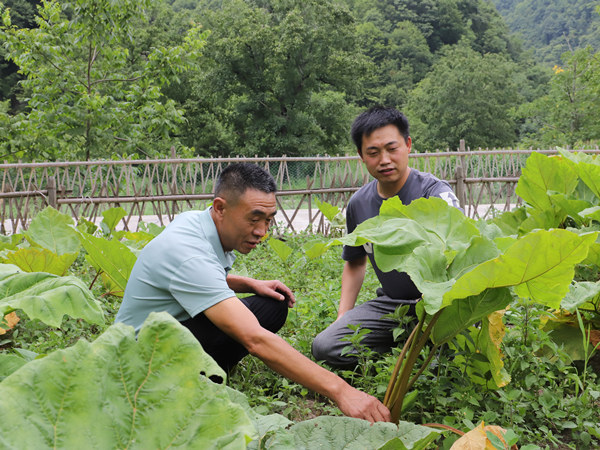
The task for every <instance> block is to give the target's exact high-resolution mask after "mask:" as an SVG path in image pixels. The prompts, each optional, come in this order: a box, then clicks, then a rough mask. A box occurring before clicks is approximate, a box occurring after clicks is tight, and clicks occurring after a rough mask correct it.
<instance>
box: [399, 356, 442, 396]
mask: <svg viewBox="0 0 600 450" xmlns="http://www.w3.org/2000/svg"><path fill="white" fill-rule="evenodd" d="M438 348H440V346H439V345H434V346H433V348H432V349H431V352H430V353H429V356H428V357H427V359H426V360H425V362H424V363H423V364H422V365H421V367H420V368H419V370H418V372H417V373H416V374H415V375H414V376H413V377H412V378H411V380H410V381H409V382H408V385H407V386H406V390H407V391H408V390H410V389H411V388H412V387H413V385H414V384H415V383H416V382H417V379H418V378H419V377H420V376H421V374H422V373H423V372H425V369H426V368H427V367H428V366H429V363H430V362H431V360H432V359H433V357H434V356H435V352H436V351H437V349H438Z"/></svg>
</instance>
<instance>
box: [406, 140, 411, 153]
mask: <svg viewBox="0 0 600 450" xmlns="http://www.w3.org/2000/svg"><path fill="white" fill-rule="evenodd" d="M406 146H407V147H408V153H410V151H411V150H412V139H411V137H410V136H409V137H407V138H406Z"/></svg>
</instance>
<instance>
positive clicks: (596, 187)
mask: <svg viewBox="0 0 600 450" xmlns="http://www.w3.org/2000/svg"><path fill="white" fill-rule="evenodd" d="M559 152H560V154H561V155H562V156H563V157H564V158H566V159H568V160H570V161H572V162H573V163H574V165H573V167H574V169H575V171H576V172H577V175H579V177H580V178H581V181H583V182H584V183H585V185H586V186H587V187H588V188H589V189H590V190H591V191H592V192H593V193H594V195H595V196H596V198H597V199H599V200H600V158H599V157H598V155H593V156H592V155H587V154H585V153H582V152H577V153H571V152H569V151H566V150H562V149H561V150H559Z"/></svg>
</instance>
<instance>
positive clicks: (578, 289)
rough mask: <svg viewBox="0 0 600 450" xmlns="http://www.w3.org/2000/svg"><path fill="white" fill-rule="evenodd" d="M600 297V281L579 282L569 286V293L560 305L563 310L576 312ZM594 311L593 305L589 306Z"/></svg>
mask: <svg viewBox="0 0 600 450" xmlns="http://www.w3.org/2000/svg"><path fill="white" fill-rule="evenodd" d="M599 295H600V281H597V282H595V283H594V282H592V281H579V282H576V283H573V284H571V286H569V292H568V293H567V295H566V296H565V298H563V300H562V302H561V303H560V307H561V308H562V309H566V310H567V311H569V312H575V310H576V309H577V308H578V307H580V306H585V305H586V303H588V302H591V301H592V300H594V299H595V298H596V297H598V296H599ZM589 306H590V308H592V309H593V306H592V305H589Z"/></svg>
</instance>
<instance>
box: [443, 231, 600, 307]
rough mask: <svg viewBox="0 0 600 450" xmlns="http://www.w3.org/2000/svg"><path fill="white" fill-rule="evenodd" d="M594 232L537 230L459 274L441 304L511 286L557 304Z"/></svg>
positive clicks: (551, 304)
mask: <svg viewBox="0 0 600 450" xmlns="http://www.w3.org/2000/svg"><path fill="white" fill-rule="evenodd" d="M596 238H597V233H589V234H586V235H582V236H578V235H577V234H575V233H572V232H570V231H567V230H550V231H546V230H540V231H536V232H533V233H529V234H527V235H525V236H524V237H522V238H521V239H519V240H517V241H516V242H515V243H514V244H513V245H511V246H510V247H509V248H508V249H507V250H506V252H505V253H504V254H502V255H500V256H498V257H497V258H494V259H493V260H490V261H486V262H484V263H483V264H480V265H479V266H477V267H476V268H474V269H473V270H472V271H470V272H468V273H467V274H465V275H463V276H462V277H460V278H459V279H458V280H457V281H456V283H455V284H454V286H452V288H451V289H450V290H449V291H448V292H446V294H445V295H444V299H443V305H449V304H451V303H452V301H453V300H455V299H461V298H466V297H469V296H472V295H477V294H479V293H481V292H483V291H484V290H485V289H489V288H497V287H508V286H514V290H515V293H516V294H517V295H518V296H520V297H522V298H529V299H531V300H534V301H536V302H538V303H541V304H545V305H547V306H550V307H552V308H558V307H559V305H560V301H561V300H562V299H563V297H564V296H565V295H566V293H567V291H568V289H569V285H570V284H571V280H572V279H573V275H574V265H575V264H577V263H579V262H581V261H582V260H583V259H585V257H586V256H587V253H588V249H589V246H590V245H591V244H592V243H593V242H594V241H595V240H596Z"/></svg>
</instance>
